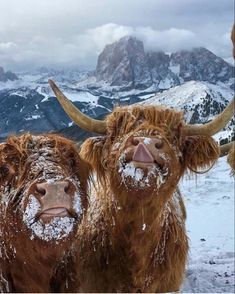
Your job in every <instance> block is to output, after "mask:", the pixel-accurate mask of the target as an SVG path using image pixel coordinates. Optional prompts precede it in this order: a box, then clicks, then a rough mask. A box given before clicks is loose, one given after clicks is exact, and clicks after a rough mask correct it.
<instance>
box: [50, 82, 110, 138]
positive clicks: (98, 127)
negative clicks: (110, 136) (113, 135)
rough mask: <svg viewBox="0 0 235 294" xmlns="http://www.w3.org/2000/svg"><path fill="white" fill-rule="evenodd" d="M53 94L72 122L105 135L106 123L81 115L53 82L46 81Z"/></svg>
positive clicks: (89, 130)
mask: <svg viewBox="0 0 235 294" xmlns="http://www.w3.org/2000/svg"><path fill="white" fill-rule="evenodd" d="M48 82H49V84H50V86H51V88H52V90H53V92H54V93H55V95H56V97H57V99H58V101H59V103H60V104H61V106H62V107H63V109H64V111H65V112H66V113H67V114H68V116H69V117H70V118H71V120H72V121H74V122H75V123H76V124H77V125H78V126H79V127H80V128H82V129H84V130H86V131H88V132H94V133H98V134H105V133H106V122H105V121H101V120H96V119H93V118H90V117H89V116H87V115H85V114H83V113H82V112H81V111H80V110H79V109H78V108H77V107H75V106H74V105H73V103H72V102H71V101H70V100H69V99H68V98H67V97H66V96H65V95H64V94H63V93H62V92H61V90H60V89H59V88H58V86H57V85H56V84H55V82H54V81H52V80H48Z"/></svg>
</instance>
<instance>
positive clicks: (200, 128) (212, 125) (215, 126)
mask: <svg viewBox="0 0 235 294" xmlns="http://www.w3.org/2000/svg"><path fill="white" fill-rule="evenodd" d="M234 108H235V96H234V97H233V99H232V101H231V102H230V103H229V105H228V106H227V107H226V108H225V109H224V111H223V112H221V113H220V114H219V115H218V116H217V117H216V118H214V119H213V120H212V121H210V122H208V123H206V124H204V125H185V126H183V128H182V133H183V135H185V136H193V135H209V136H212V135H214V134H216V133H218V132H219V131H220V130H221V129H222V128H224V127H225V126H226V124H227V123H228V122H229V121H230V120H231V118H232V116H233V113H234Z"/></svg>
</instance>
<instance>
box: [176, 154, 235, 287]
mask: <svg viewBox="0 0 235 294" xmlns="http://www.w3.org/2000/svg"><path fill="white" fill-rule="evenodd" d="M180 188H181V192H182V194H183V195H184V198H185V203H186V209H187V231H188V235H189V238H190V255H189V260H188V266H187V273H186V278H185V282H184V286H183V288H182V292H210V293H221V292H230V293H234V290H235V288H234V282H235V280H234V248H235V247H234V246H235V244H234V229H235V228H234V178H233V177H231V175H230V169H229V166H228V164H227V162H226V157H223V158H220V159H219V160H218V162H217V163H216V164H215V166H214V167H213V168H212V169H211V170H210V171H209V172H207V173H205V174H202V175H197V176H192V175H191V176H189V175H188V176H185V177H184V179H183V180H182V181H181V183H180Z"/></svg>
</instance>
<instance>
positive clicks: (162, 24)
mask: <svg viewBox="0 0 235 294" xmlns="http://www.w3.org/2000/svg"><path fill="white" fill-rule="evenodd" d="M232 22H233V1H230V0H224V1H215V0H213V1H212V0H204V1H203V0H197V1H196V0H177V1H176V0H145V1H142V0H126V1H120V0H95V1H94V0H86V1H85V0H56V1H52V0H51V1H48V0H33V1H32V0H8V1H0V65H3V66H5V67H6V68H10V69H14V68H22V69H23V68H25V67H32V66H41V65H48V66H76V67H79V68H86V67H89V68H94V67H95V62H96V58H97V56H98V54H99V52H100V51H101V50H102V49H103V47H104V46H105V45H106V44H107V43H112V42H113V41H115V40H117V39H119V38H120V37H122V36H124V35H127V34H131V35H135V36H136V37H137V38H139V39H141V40H143V41H144V44H145V48H146V50H164V51H174V50H178V49H183V48H184V49H189V48H192V47H195V46H205V47H207V48H208V49H211V50H212V51H213V52H215V53H216V54H218V55H219V56H221V57H223V58H229V57H230V55H231V42H230V40H229V38H230V30H231V27H232Z"/></svg>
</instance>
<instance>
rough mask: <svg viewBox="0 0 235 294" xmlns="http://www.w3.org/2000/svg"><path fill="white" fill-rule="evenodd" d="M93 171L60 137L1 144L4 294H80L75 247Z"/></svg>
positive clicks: (0, 283)
mask: <svg viewBox="0 0 235 294" xmlns="http://www.w3.org/2000/svg"><path fill="white" fill-rule="evenodd" d="M89 170H90V167H89V164H87V163H85V162H84V161H83V160H81V158H80V157H79V155H78V153H77V149H76V147H75V145H74V144H73V143H72V142H71V141H69V140H67V139H64V138H62V137H59V136H55V135H47V136H44V135H42V136H32V135H29V134H26V135H22V136H20V137H14V136H13V137H9V138H8V139H7V142H6V143H2V144H0V214H1V217H0V243H1V248H0V257H1V259H0V292H65V291H66V290H67V288H70V291H71V290H73V291H75V292H76V289H74V288H73V286H72V284H73V283H74V280H75V278H76V276H74V275H73V263H74V255H75V249H74V248H73V243H74V240H75V235H76V230H77V227H78V224H79V223H80V222H81V219H82V216H83V212H84V210H85V209H86V208H87V205H88V203H87V180H88V176H89Z"/></svg>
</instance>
